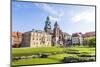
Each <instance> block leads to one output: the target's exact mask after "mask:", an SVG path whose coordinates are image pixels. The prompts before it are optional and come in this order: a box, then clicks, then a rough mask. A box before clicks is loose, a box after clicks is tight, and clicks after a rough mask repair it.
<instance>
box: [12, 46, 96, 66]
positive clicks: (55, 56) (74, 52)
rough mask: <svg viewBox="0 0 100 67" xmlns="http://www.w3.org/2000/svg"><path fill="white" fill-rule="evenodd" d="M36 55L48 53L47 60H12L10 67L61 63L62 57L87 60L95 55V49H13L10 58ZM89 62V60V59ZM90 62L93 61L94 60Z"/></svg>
mask: <svg viewBox="0 0 100 67" xmlns="http://www.w3.org/2000/svg"><path fill="white" fill-rule="evenodd" d="M38 53H49V54H50V55H49V56H48V57H47V58H28V59H21V60H13V61H12V65H13V66H17V65H34V64H52V63H62V62H61V60H62V59H63V58H64V57H71V58H77V59H79V61H81V60H82V61H83V60H85V61H86V60H89V59H88V58H85V57H88V56H94V55H95V48H93V47H92V48H89V47H70V48H68V47H67V48H60V47H59V48H57V47H51V48H13V49H12V57H20V56H26V57H27V56H31V55H37V54H38ZM90 60H91V59H90ZM92 60H94V61H95V58H93V59H92Z"/></svg>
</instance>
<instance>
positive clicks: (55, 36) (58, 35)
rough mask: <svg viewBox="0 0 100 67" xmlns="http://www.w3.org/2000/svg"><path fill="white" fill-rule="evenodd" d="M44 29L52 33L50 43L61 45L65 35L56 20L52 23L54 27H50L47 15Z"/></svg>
mask: <svg viewBox="0 0 100 67" xmlns="http://www.w3.org/2000/svg"><path fill="white" fill-rule="evenodd" d="M44 31H45V32H46V33H48V34H50V35H52V45H53V46H63V45H64V41H65V37H66V35H65V34H64V33H63V32H62V31H61V29H60V26H59V25H58V23H57V21H56V22H55V24H54V29H53V30H52V28H51V21H50V18H49V16H47V19H46V22H45V27H44Z"/></svg>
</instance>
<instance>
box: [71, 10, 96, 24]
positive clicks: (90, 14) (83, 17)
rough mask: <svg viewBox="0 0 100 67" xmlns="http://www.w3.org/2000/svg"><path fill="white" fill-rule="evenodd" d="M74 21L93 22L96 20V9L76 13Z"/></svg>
mask: <svg viewBox="0 0 100 67" xmlns="http://www.w3.org/2000/svg"><path fill="white" fill-rule="evenodd" d="M71 20H72V22H82V21H84V22H88V23H92V22H95V11H94V10H92V11H84V12H80V13H78V14H76V15H75V16H73V17H72V19H71Z"/></svg>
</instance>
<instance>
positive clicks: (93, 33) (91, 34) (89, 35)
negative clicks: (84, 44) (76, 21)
mask: <svg viewBox="0 0 100 67" xmlns="http://www.w3.org/2000/svg"><path fill="white" fill-rule="evenodd" d="M95 35H96V34H95V32H86V33H85V34H84V37H92V36H95Z"/></svg>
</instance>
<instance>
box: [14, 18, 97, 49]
mask: <svg viewBox="0 0 100 67" xmlns="http://www.w3.org/2000/svg"><path fill="white" fill-rule="evenodd" d="M92 36H95V32H87V33H85V34H82V33H81V32H79V33H73V34H72V35H69V34H68V33H66V32H62V30H61V29H60V26H59V24H58V23H57V21H56V22H55V23H54V28H53V29H52V28H51V21H50V17H49V16H47V18H46V21H45V26H44V30H43V31H42V30H35V29H32V30H31V31H27V32H24V33H20V32H13V34H12V45H13V47H52V46H58V47H65V46H71V45H75V44H80V45H82V44H83V40H84V38H87V37H92Z"/></svg>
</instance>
